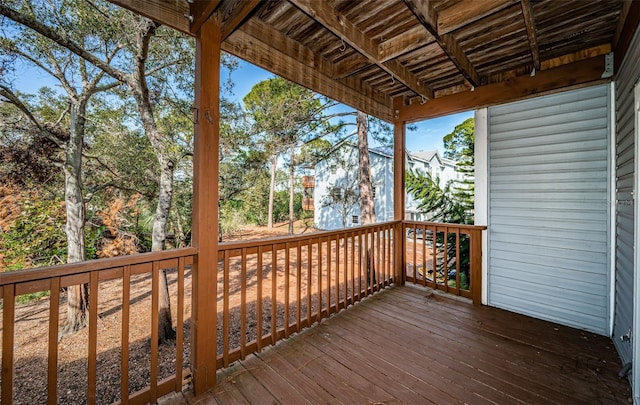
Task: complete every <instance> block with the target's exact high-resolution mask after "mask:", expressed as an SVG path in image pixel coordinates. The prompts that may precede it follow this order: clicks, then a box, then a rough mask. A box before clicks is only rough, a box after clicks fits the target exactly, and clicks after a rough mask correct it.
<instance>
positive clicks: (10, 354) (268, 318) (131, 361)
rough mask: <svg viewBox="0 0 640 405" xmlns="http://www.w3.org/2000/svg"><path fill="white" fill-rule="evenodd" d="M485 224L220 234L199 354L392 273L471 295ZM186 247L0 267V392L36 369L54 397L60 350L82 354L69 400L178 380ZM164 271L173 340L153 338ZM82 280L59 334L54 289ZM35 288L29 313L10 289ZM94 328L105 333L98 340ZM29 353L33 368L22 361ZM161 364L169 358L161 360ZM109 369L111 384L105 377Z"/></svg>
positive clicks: (5, 397) (185, 329)
mask: <svg viewBox="0 0 640 405" xmlns="http://www.w3.org/2000/svg"><path fill="white" fill-rule="evenodd" d="M483 229H485V228H484V227H478V226H467V225H454V224H435V223H423V222H414V221H402V222H401V221H395V222H387V223H380V224H375V225H369V226H363V227H358V228H350V229H343V230H338V231H328V232H316V233H310V234H307V235H295V236H290V237H289V236H288V237H280V238H271V239H262V240H251V241H241V242H224V243H220V245H219V249H218V280H217V291H215V292H214V291H212V292H211V299H214V297H216V295H215V293H217V308H218V314H217V317H218V318H217V327H218V329H217V340H218V344H217V353H216V356H215V359H214V358H213V357H211V356H209V357H210V360H208V361H210V362H211V364H213V363H215V364H216V367H217V368H223V367H227V366H229V365H230V364H231V363H232V362H234V361H236V360H239V359H243V358H245V357H246V356H248V355H249V354H251V353H254V352H259V351H260V350H262V349H263V348H264V347H266V346H269V345H273V344H275V343H276V342H277V341H278V340H280V339H284V338H287V337H288V336H290V335H291V334H292V333H296V332H299V331H300V330H302V329H303V328H305V327H308V326H311V325H313V324H314V323H318V322H320V321H321V320H322V319H324V318H327V317H329V316H331V315H332V314H334V313H336V312H339V311H341V310H342V309H345V308H347V307H348V306H350V305H353V304H355V303H356V302H358V301H360V300H362V299H363V298H365V297H367V296H368V295H370V294H373V293H375V292H377V291H379V290H382V289H384V288H386V287H387V286H389V285H391V284H392V283H404V282H405V281H406V282H410V283H415V284H421V285H425V286H429V287H431V288H435V289H439V290H443V291H445V292H448V293H453V294H457V295H460V296H463V297H469V298H472V299H473V301H474V303H480V294H481V293H480V291H481V274H482V272H481V237H482V230H483ZM399 239H401V240H399ZM400 252H403V253H404V254H400ZM196 257H197V250H196V249H194V248H188V249H180V250H171V251H165V252H157V253H146V254H140V255H135V256H125V257H119V258H113V259H101V260H94V261H89V262H84V263H77V264H69V265H63V266H56V267H48V268H40V269H32V270H23V271H16V272H10V273H0V299H2V311H1V314H2V322H1V324H2V333H1V337H2V342H1V347H2V351H1V353H2V372H1V373H0V377H1V389H0V395H1V399H2V403H3V404H5V403H11V402H12V400H13V401H17V402H20V401H19V398H20V396H19V395H18V396H16V394H19V393H18V391H17V390H15V389H14V385H15V384H14V383H16V382H19V383H20V389H22V388H23V387H24V385H23V384H22V381H25V380H26V379H30V380H33V379H37V378H40V379H42V380H44V381H45V382H44V383H43V384H42V385H46V386H47V392H46V395H45V396H43V397H42V398H43V399H42V401H39V402H43V401H44V400H45V399H44V398H46V401H47V402H48V403H52V404H53V403H57V402H59V401H61V400H64V399H65V398H64V395H65V394H67V393H65V392H60V391H61V390H60V388H59V387H63V386H65V384H61V381H64V380H65V378H67V377H65V375H64V372H65V371H66V370H65V368H67V361H68V358H69V353H68V352H69V351H71V352H73V351H75V352H77V353H76V354H79V356H76V357H78V358H81V361H84V362H86V367H85V368H84V369H83V370H86V377H84V378H85V379H84V380H82V378H80V377H78V376H75V378H77V379H78V380H77V381H74V382H73V386H74V390H73V392H72V393H71V394H70V395H73V399H74V401H76V402H86V403H89V404H93V403H96V402H97V401H98V399H100V400H101V401H102V402H118V401H119V402H120V403H154V402H155V401H156V400H157V398H159V397H160V396H162V395H165V394H167V393H169V392H171V391H180V390H181V389H182V388H183V385H184V384H185V383H186V382H187V381H188V377H189V375H190V372H189V367H190V364H191V360H192V359H190V353H191V349H190V344H191V339H192V338H193V336H190V334H191V329H190V327H189V324H190V322H189V320H190V318H191V313H192V305H197V302H195V301H193V302H192V300H191V291H192V288H191V287H192V286H191V280H192V279H193V277H192V272H193V273H194V274H193V275H196V273H197V268H196V267H193V269H192V264H193V263H194V262H195V260H196ZM163 270H164V271H165V274H167V277H168V284H169V290H170V298H171V310H172V319H173V321H174V324H173V326H174V327H175V328H176V334H177V339H176V341H175V344H170V345H162V346H161V347H160V346H159V343H158V305H159V300H160V299H161V291H160V288H159V284H160V280H161V279H160V277H163V273H162V271H163ZM401 270H404V272H402V271H401ZM194 282H195V281H194ZM81 284H88V286H89V299H90V302H89V314H88V328H86V329H84V330H82V331H80V332H78V333H76V334H74V335H72V336H70V337H64V338H63V339H62V341H59V337H60V332H59V331H60V326H61V325H62V323H63V322H64V320H65V312H64V310H65V309H66V304H65V301H64V295H65V294H61V290H62V289H64V288H65V287H69V286H76V285H81ZM114 289H115V291H116V292H117V293H116V294H115V298H114V293H113V291H114ZM37 292H47V293H48V294H49V297H48V298H40V299H39V300H37V301H35V302H32V303H30V304H29V305H33V306H34V307H33V308H36V309H35V310H32V312H30V313H28V312H25V306H24V305H16V300H17V298H18V297H20V296H22V295H24V294H32V293H37ZM209 302H212V301H209ZM190 304H192V305H190ZM193 309H195V307H194V308H193ZM34 314H36V315H37V316H36V315H34ZM38 317H39V318H40V321H41V322H42V323H44V324H45V327H42V328H40V329H41V330H43V332H42V333H41V334H42V336H35V335H33V332H32V331H28V330H24V329H25V328H28V326H24V325H29V319H31V318H34V319H35V318H38ZM17 320H19V321H20V322H16V321H17ZM25 320H26V321H25ZM24 336H27V338H26V339H25V337H24ZM29 338H33V339H41V340H45V341H46V342H47V344H46V345H45V349H43V350H42V352H41V353H39V355H38V356H35V357H34V354H33V353H32V352H30V351H29V350H30V349H28V348H25V347H22V346H23V345H25V343H24V342H27V343H26V345H27V346H28V342H29V340H28V339H29ZM99 339H107V340H111V342H112V343H111V344H110V345H99V344H98V342H99V341H100V340H99ZM21 342H22V343H21ZM114 342H115V343H114ZM69 346H71V347H69ZM103 346H106V347H110V348H112V349H111V351H112V353H111V355H110V356H106V355H105V353H103V352H101V351H100V350H98V348H100V347H103ZM113 347H115V350H116V351H117V353H115V354H114V353H113ZM65 350H66V352H65ZM141 353H142V354H141ZM36 357H37V359H39V360H38V361H40V363H42V365H41V366H40V367H33V366H29V367H27V366H25V365H26V364H28V362H33V361H34V358H36ZM109 359H110V360H109ZM114 359H116V360H115V361H114ZM109 361H111V362H112V363H109ZM113 363H115V364H113ZM167 365H171V366H170V367H169V369H168V370H167ZM36 369H37V370H36ZM34 370H35V371H34ZM26 373H30V374H26ZM104 373H118V374H119V378H118V377H116V380H117V381H119V385H118V386H116V387H113V386H111V387H107V389H108V390H110V393H109V394H105V392H104V390H105V387H104V386H103V385H104V384H105V383H102V384H101V383H100V380H102V378H101V376H102V374H104ZM83 375H84V374H83ZM141 375H142V376H143V377H142V380H143V382H142V383H140V379H141V377H140V376H141ZM108 380H109V381H110V382H111V383H112V385H113V379H108ZM134 382H135V384H134ZM82 387H84V388H82ZM114 390H115V392H114ZM63 402H64V401H63Z"/></svg>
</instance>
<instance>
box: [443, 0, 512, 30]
mask: <svg viewBox="0 0 640 405" xmlns="http://www.w3.org/2000/svg"><path fill="white" fill-rule="evenodd" d="M517 2H518V0H462V1H460V2H459V3H455V4H453V5H452V6H451V7H447V8H445V9H443V10H441V11H440V12H438V19H437V24H438V27H437V28H438V33H440V35H443V34H447V33H449V32H451V31H454V30H456V29H458V28H460V27H463V26H465V25H468V24H471V23H473V22H475V21H478V20H480V19H482V18H484V17H487V16H489V15H491V14H493V13H497V12H498V11H500V10H503V9H505V8H507V7H509V6H512V5H513V4H515V3H517Z"/></svg>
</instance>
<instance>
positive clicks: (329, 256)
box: [327, 236, 333, 318]
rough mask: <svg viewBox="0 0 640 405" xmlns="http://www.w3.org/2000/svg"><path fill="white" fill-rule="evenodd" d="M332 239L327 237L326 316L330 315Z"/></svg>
mask: <svg viewBox="0 0 640 405" xmlns="http://www.w3.org/2000/svg"><path fill="white" fill-rule="evenodd" d="M332 244H333V240H332V239H331V236H329V237H328V238H327V318H328V317H329V316H330V315H331V251H332V250H333V249H332Z"/></svg>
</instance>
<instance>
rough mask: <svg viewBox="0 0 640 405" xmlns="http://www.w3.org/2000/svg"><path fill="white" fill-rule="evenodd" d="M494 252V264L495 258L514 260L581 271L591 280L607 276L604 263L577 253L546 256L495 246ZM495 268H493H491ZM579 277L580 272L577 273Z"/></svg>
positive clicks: (492, 256) (491, 256) (492, 257)
mask: <svg viewBox="0 0 640 405" xmlns="http://www.w3.org/2000/svg"><path fill="white" fill-rule="evenodd" d="M491 250H492V254H491V255H490V258H491V263H492V264H493V260H507V261H513V262H515V263H529V264H531V263H536V264H539V265H541V266H548V267H554V268H557V269H562V270H566V271H575V272H578V273H581V274H582V275H583V276H584V277H585V279H586V280H590V279H592V278H593V277H605V278H606V276H605V275H604V272H603V271H602V270H603V268H602V263H593V262H588V261H583V260H581V259H582V258H583V256H580V255H575V257H570V255H564V256H562V257H558V256H545V255H543V254H539V253H533V252H532V253H525V252H518V251H513V250H502V251H501V250H499V249H496V250H495V252H494V247H492V248H491ZM491 270H493V269H491ZM575 276H576V277H578V276H579V275H578V274H575Z"/></svg>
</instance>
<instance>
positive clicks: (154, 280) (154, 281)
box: [149, 260, 160, 404]
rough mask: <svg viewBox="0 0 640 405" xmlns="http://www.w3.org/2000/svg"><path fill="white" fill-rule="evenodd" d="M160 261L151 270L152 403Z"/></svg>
mask: <svg viewBox="0 0 640 405" xmlns="http://www.w3.org/2000/svg"><path fill="white" fill-rule="evenodd" d="M159 277H160V263H159V262H158V261H157V260H156V261H154V262H153V267H152V272H151V376H150V379H151V387H150V390H149V402H151V403H152V404H153V403H155V402H156V399H157V398H158V326H159V325H158V309H159V308H158V302H159V299H158V297H159V292H160V291H159V290H160V288H159V285H160V283H159Z"/></svg>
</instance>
